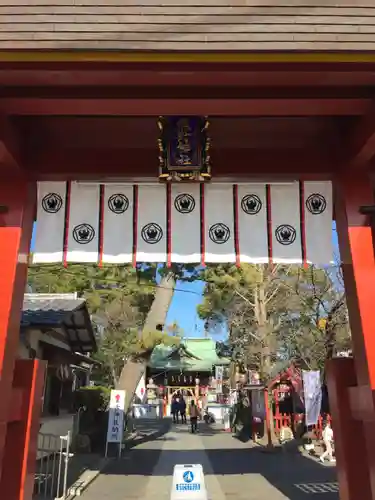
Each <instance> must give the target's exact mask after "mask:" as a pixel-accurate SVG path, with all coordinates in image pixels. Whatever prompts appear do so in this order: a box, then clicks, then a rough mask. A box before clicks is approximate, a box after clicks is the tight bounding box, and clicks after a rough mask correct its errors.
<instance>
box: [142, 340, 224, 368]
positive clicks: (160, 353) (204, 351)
mask: <svg viewBox="0 0 375 500" xmlns="http://www.w3.org/2000/svg"><path fill="white" fill-rule="evenodd" d="M229 363H230V359H228V358H224V357H220V356H218V355H217V354H216V342H214V341H213V340H212V339H182V340H181V342H180V344H179V345H178V346H166V345H164V344H160V345H158V346H156V347H155V348H154V350H153V351H152V354H151V357H150V360H149V363H148V366H149V368H152V369H154V370H179V371H195V372H199V371H200V372H203V371H211V370H212V368H213V367H214V366H215V365H229Z"/></svg>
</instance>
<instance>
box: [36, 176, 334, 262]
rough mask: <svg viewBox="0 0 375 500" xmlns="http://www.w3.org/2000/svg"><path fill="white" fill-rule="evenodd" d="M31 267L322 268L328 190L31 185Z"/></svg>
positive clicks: (327, 244)
mask: <svg viewBox="0 0 375 500" xmlns="http://www.w3.org/2000/svg"><path fill="white" fill-rule="evenodd" d="M38 193H39V195H38V212H37V223H36V238H35V249H34V254H33V259H34V262H36V263H40V264H41V263H52V262H64V263H68V262H82V263H85V262H91V263H96V262H97V263H103V264H129V263H133V264H134V263H135V262H166V263H172V262H176V263H185V264H198V263H204V262H217V263H237V264H240V263H254V264H257V263H266V262H268V261H273V262H280V263H296V264H301V263H304V262H309V263H313V264H317V265H324V264H330V263H331V262H332V260H333V247H332V186H331V183H330V182H326V181H322V182H307V181H306V182H290V183H286V184H270V185H268V184H262V183H258V184H226V183H216V184H215V183H214V182H213V183H209V184H204V185H200V184H197V183H196V184H195V183H186V184H185V183H180V184H171V185H165V184H160V183H159V184H156V183H155V184H138V185H132V184H116V183H113V184H106V185H100V184H95V183H90V184H88V183H84V182H41V183H39V189H38Z"/></svg>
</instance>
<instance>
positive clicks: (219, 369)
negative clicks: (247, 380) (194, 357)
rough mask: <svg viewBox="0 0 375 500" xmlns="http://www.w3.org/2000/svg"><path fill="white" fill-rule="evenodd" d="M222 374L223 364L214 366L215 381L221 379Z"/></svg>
mask: <svg viewBox="0 0 375 500" xmlns="http://www.w3.org/2000/svg"><path fill="white" fill-rule="evenodd" d="M223 375H224V367H223V366H220V365H219V366H215V378H216V380H217V381H221V380H223Z"/></svg>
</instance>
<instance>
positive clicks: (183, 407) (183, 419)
mask: <svg viewBox="0 0 375 500" xmlns="http://www.w3.org/2000/svg"><path fill="white" fill-rule="evenodd" d="M178 406H179V410H180V415H181V422H182V423H183V424H186V401H185V400H184V398H183V397H181V398H180V400H179V402H178Z"/></svg>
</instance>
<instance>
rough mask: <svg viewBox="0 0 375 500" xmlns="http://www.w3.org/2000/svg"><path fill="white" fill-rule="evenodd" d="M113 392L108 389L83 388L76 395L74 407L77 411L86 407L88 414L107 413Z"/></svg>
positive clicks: (96, 387) (97, 387)
mask: <svg viewBox="0 0 375 500" xmlns="http://www.w3.org/2000/svg"><path fill="white" fill-rule="evenodd" d="M110 395H111V390H110V389H108V388H107V387H102V386H94V387H82V388H81V389H79V390H78V391H75V393H74V407H75V409H76V410H78V408H80V407H82V406H84V407H85V408H86V409H87V410H86V411H87V412H88V413H91V414H92V413H96V412H98V411H106V410H107V408H108V405H109V398H110Z"/></svg>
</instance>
